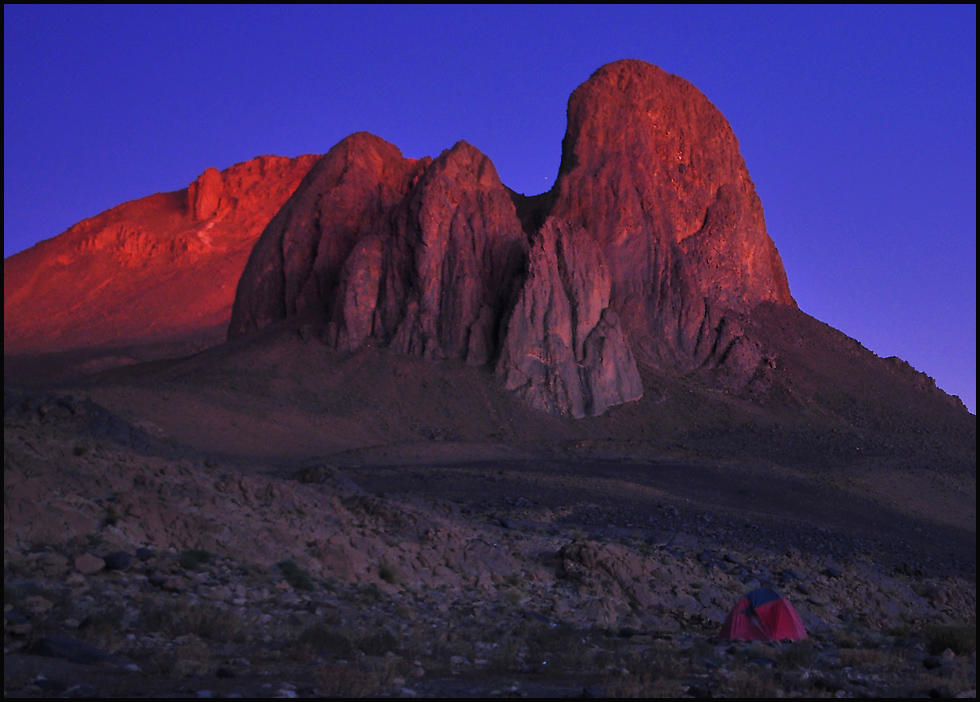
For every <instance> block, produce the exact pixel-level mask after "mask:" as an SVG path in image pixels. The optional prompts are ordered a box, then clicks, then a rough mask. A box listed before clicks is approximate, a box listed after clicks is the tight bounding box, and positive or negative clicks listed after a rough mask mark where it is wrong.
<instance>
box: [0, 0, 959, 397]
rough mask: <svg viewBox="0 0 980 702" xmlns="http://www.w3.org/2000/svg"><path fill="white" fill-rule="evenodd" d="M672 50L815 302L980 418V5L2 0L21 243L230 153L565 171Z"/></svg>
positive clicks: (13, 229)
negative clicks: (581, 92)
mask: <svg viewBox="0 0 980 702" xmlns="http://www.w3.org/2000/svg"><path fill="white" fill-rule="evenodd" d="M621 58H638V59H642V60H645V61H648V62H650V63H654V64H656V65H658V66H660V67H661V68H664V69H665V70H667V71H669V72H671V73H675V74H677V75H679V76H681V77H683V78H685V79H687V80H688V81H690V82H691V83H693V84H694V85H695V86H697V87H698V88H699V89H700V90H701V91H702V92H703V93H704V94H705V95H707V97H708V98H709V99H710V100H711V101H712V102H713V103H714V104H715V105H717V106H718V108H719V109H720V110H721V111H722V113H723V114H724V115H725V116H726V117H727V118H728V120H729V122H730V123H731V125H732V128H733V130H734V132H735V135H736V136H737V137H738V139H739V143H740V145H741V149H742V155H743V156H744V157H745V161H746V163H747V165H748V168H749V172H750V173H751V175H752V179H753V181H754V182H755V184H756V187H757V189H758V191H759V195H760V197H761V198H762V203H763V206H764V208H765V214H766V223H767V226H768V230H769V233H770V235H771V236H772V238H773V240H774V241H775V243H776V246H777V248H778V249H779V252H780V254H781V255H782V257H783V262H784V264H785V265H786V269H787V275H788V277H789V282H790V289H791V291H792V293H793V295H794V297H795V298H796V300H797V302H798V303H799V305H800V307H801V308H802V309H803V310H804V311H805V312H807V313H809V314H811V315H813V316H814V317H816V318H818V319H820V320H822V321H824V322H826V323H828V324H830V325H831V326H834V327H836V328H838V329H840V330H841V331H843V332H845V333H846V334H848V335H849V336H852V337H854V338H855V339H857V340H858V341H860V342H861V343H862V344H864V345H865V346H866V347H868V348H869V349H871V350H872V351H874V352H875V353H877V354H878V355H879V356H892V355H897V356H900V357H901V358H904V359H905V360H907V361H909V362H910V363H911V364H912V365H913V366H915V367H916V368H917V369H919V370H921V371H924V372H926V373H928V374H929V375H931V376H932V377H934V378H935V379H936V381H937V383H938V384H939V386H940V387H941V388H943V389H944V390H946V391H947V392H950V393H953V394H956V395H959V396H960V398H961V399H962V400H963V401H964V402H965V403H966V405H967V406H968V407H969V409H970V411H971V412H974V413H975V412H976V6H975V5H968V6H949V7H904V6H903V7H884V8H883V7H879V6H875V7H777V8H773V7H714V6H712V7H690V6H686V7H638V6H626V7H618V6H614V7H608V6H603V7H592V6H584V7H583V6H575V7H556V6H530V7H511V6H507V7H494V6H489V7H486V6H467V7H390V6H389V7H374V6H371V7H349V6H341V7H316V8H309V7H285V8H283V7H267V6H260V7H251V6H250V7H213V6H212V7H198V6H194V7H49V6H5V7H4V257H5V258H6V257H8V256H10V255H12V254H14V253H16V252H18V251H21V250H23V249H25V248H27V247H29V246H31V245H33V244H35V243H36V242H38V241H41V240H43V239H48V238H51V237H53V236H56V235H57V234H59V233H61V232H63V231H64V230H65V229H67V228H68V227H69V226H71V225H72V224H74V223H76V222H78V221H79V220H81V219H84V218H86V217H90V216H93V215H96V214H98V213H99V212H101V211H103V210H106V209H108V208H110V207H113V206H115V205H118V204H120V203H122V202H124V201H127V200H132V199H135V198H139V197H143V196H145V195H149V194H151V193H154V192H160V191H172V190H178V189H181V188H184V187H186V186H187V185H188V183H190V182H191V181H192V180H193V179H194V178H196V177H197V176H198V175H199V174H200V173H201V172H202V171H203V170H204V169H205V168H207V167H208V166H216V167H218V168H226V167H228V166H230V165H232V164H234V163H237V162H240V161H245V160H247V159H250V158H252V157H254V156H257V155H259V154H279V155H285V156H296V155H299V154H303V153H325V152H326V151H327V150H329V149H330V147H332V146H333V145H334V144H336V143H337V142H338V141H339V140H340V139H342V138H343V137H345V136H347V135H348V134H351V133H352V132H356V131H361V130H366V131H370V132H374V133H375V134H377V135H379V136H381V137H383V138H385V139H387V140H388V141H390V142H392V143H393V144H395V145H396V146H398V147H399V148H400V149H401V150H402V152H403V153H404V154H405V155H406V156H410V157H419V156H424V155H432V156H435V155H438V154H439V153H440V152H441V151H442V150H444V149H446V148H449V147H451V146H452V145H453V144H454V143H455V142H456V141H458V140H460V139H465V140H466V141H468V142H470V143H472V144H473V145H474V146H476V147H477V148H479V149H480V150H481V151H483V152H484V153H486V154H487V155H488V156H489V157H490V158H491V159H492V160H493V162H494V164H495V165H496V167H497V170H498V172H499V173H500V176H501V179H502V180H503V181H504V183H505V184H507V185H508V186H509V187H511V188H513V189H514V190H517V191H518V192H523V193H525V194H537V193H539V192H543V191H545V190H547V189H548V188H550V187H551V184H552V182H553V178H554V177H555V174H556V173H557V170H558V162H559V158H560V154H561V139H562V136H563V135H564V130H565V107H566V104H567V100H568V96H569V95H570V94H571V92H572V91H573V90H574V89H575V88H576V87H577V86H578V85H580V84H581V83H582V82H584V81H585V80H586V79H588V77H589V75H591V73H592V72H593V71H594V70H595V69H597V68H598V67H599V66H601V65H603V64H606V63H609V62H611V61H614V60H617V59H621Z"/></svg>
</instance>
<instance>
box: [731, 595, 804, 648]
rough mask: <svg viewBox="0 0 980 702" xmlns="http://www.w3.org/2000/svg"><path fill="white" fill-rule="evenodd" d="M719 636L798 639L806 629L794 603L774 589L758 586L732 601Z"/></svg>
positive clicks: (763, 639)
mask: <svg viewBox="0 0 980 702" xmlns="http://www.w3.org/2000/svg"><path fill="white" fill-rule="evenodd" d="M719 636H721V638H723V639H745V640H746V641H780V640H782V639H793V640H797V641H798V640H800V639H805V638H806V629H804V628H803V622H801V621H800V615H799V614H797V613H796V610H795V609H793V605H791V604H790V603H789V602H787V601H786V600H784V599H783V598H782V596H781V595H779V594H778V593H776V592H774V591H773V590H770V589H769V588H767V587H760V588H759V589H758V590H753V591H752V592H750V593H749V594H747V595H745V596H744V597H742V599H740V600H739V601H738V602H737V603H736V604H735V607H733V608H732V611H731V612H729V613H728V618H727V619H726V620H725V623H724V624H723V625H722V627H721V634H719Z"/></svg>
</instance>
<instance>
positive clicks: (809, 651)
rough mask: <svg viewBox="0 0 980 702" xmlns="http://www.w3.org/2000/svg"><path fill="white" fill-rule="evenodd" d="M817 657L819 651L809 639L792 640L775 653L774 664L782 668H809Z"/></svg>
mask: <svg viewBox="0 0 980 702" xmlns="http://www.w3.org/2000/svg"><path fill="white" fill-rule="evenodd" d="M819 657H820V653H819V651H817V649H815V648H814V647H813V644H811V643H810V642H809V641H793V642H792V643H789V644H787V645H786V646H784V647H783V648H781V649H780V650H779V653H777V654H776V664H777V665H778V666H779V667H780V668H781V669H783V670H794V669H796V668H809V667H811V666H812V665H813V664H814V663H816V662H817V659H818V658H819Z"/></svg>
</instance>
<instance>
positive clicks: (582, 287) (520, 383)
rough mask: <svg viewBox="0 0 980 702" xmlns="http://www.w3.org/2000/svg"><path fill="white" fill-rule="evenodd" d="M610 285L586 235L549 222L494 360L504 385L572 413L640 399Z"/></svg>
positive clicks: (578, 414)
mask: <svg viewBox="0 0 980 702" xmlns="http://www.w3.org/2000/svg"><path fill="white" fill-rule="evenodd" d="M610 288H611V281H610V278H609V272H608V268H607V266H606V265H605V263H604V261H603V259H602V254H601V253H600V251H599V248H598V247H597V246H596V244H595V241H594V240H593V239H592V238H591V237H590V236H589V234H588V233H587V232H585V231H584V230H582V229H578V230H571V231H566V230H564V229H562V228H561V225H559V224H556V223H554V222H549V224H548V225H547V226H545V227H544V229H543V230H542V231H541V233H540V235H539V236H537V237H535V241H534V245H533V247H532V250H531V256H530V260H529V263H528V274H527V278H526V280H525V283H524V286H523V288H522V290H521V294H520V297H519V298H518V300H517V304H516V305H515V307H514V311H513V314H512V316H511V318H510V322H509V324H508V326H507V330H506V336H505V339H504V345H503V353H502V354H501V356H500V360H499V361H498V363H497V373H498V375H499V376H500V377H501V379H502V380H503V383H504V386H505V387H506V388H507V389H508V390H513V391H515V392H517V394H518V395H520V396H521V397H523V398H524V399H525V400H526V401H527V402H528V403H529V404H531V405H532V406H533V407H537V408H539V409H544V410H547V411H548V412H551V413H552V414H569V415H571V416H573V417H584V416H588V415H598V414H602V413H603V412H605V411H606V410H607V409H608V408H609V407H612V406H613V405H618V404H622V403H623V402H629V401H631V400H638V399H639V398H640V397H641V396H642V395H643V386H642V384H641V382H640V375H639V372H638V371H637V368H636V362H635V361H634V360H633V354H632V353H631V352H630V348H629V345H628V344H627V342H626V339H625V337H624V335H623V331H622V328H621V326H620V323H619V317H618V316H617V315H616V313H615V312H614V311H613V310H612V309H611V308H610V307H609V294H610Z"/></svg>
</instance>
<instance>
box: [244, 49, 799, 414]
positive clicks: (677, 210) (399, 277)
mask: <svg viewBox="0 0 980 702" xmlns="http://www.w3.org/2000/svg"><path fill="white" fill-rule="evenodd" d="M518 208H519V209H520V213H518ZM762 302H769V303H777V304H790V305H791V304H793V299H792V297H791V296H790V293H789V286H788V284H787V282H786V275H785V272H784V270H783V266H782V262H781V261H780V258H779V254H778V252H777V251H776V248H775V246H774V245H773V243H772V240H771V239H770V238H769V236H768V234H767V233H766V228H765V220H764V217H763V213H762V205H761V203H760V201H759V198H758V195H757V194H756V192H755V187H754V185H753V184H752V181H751V179H750V178H749V175H748V171H747V169H746V167H745V163H744V161H743V160H742V157H741V155H740V154H739V151H738V142H737V140H736V139H735V136H734V134H733V133H732V131H731V128H730V127H729V125H728V122H727V121H726V120H725V118H724V117H723V116H722V115H721V113H720V112H719V111H718V110H717V108H715V107H714V106H713V105H712V104H711V103H710V102H709V101H708V100H707V98H705V97H704V96H703V95H702V94H701V93H700V92H699V91H698V90H697V89H696V88H694V87H693V86H692V85H691V84H690V83H688V82H686V81H684V80H682V79H681V78H678V77H676V76H672V75H670V74H668V73H666V72H664V71H662V70H661V69H659V68H657V67H656V66H652V65H650V64H647V63H644V62H642V61H632V60H626V61H618V62H616V63H612V64H609V65H608V66H604V67H603V68H600V69H599V70H598V71H596V72H595V73H594V74H593V75H592V77H591V78H590V79H589V80H588V81H586V82H585V83H584V84H583V85H582V86H580V87H579V88H578V89H577V90H576V91H575V92H574V93H573V94H572V96H571V98H570V99H569V106H568V129H567V132H566V134H565V138H564V142H563V152H562V160H561V166H560V169H559V176H558V179H557V181H556V183H555V186H554V188H553V189H552V191H551V192H550V193H548V194H546V195H543V196H539V197H535V198H525V197H523V196H519V195H516V194H514V193H511V192H510V191H509V190H507V188H505V187H504V186H503V184H502V183H501V182H500V179H499V177H498V175H497V172H496V169H495V168H494V167H493V164H492V163H491V162H490V160H489V159H488V158H487V157H486V156H485V155H484V154H482V153H481V152H480V151H479V150H477V149H476V148H474V147H473V146H471V145H469V144H467V143H466V142H460V143H458V144H456V146H454V147H453V148H452V149H450V150H448V151H446V152H444V153H443V154H442V155H440V156H439V157H438V158H436V159H435V160H431V159H422V160H419V161H414V160H411V159H406V158H404V157H402V155H401V153H400V152H399V151H398V149H397V148H396V147H394V146H392V145H391V144H388V143H387V142H384V141H383V140H381V139H379V138H378V137H374V136H371V135H368V134H363V133H361V134H355V135H353V136H351V137H348V138H347V139H345V140H344V141H342V142H341V143H340V144H338V145H337V146H336V147H334V148H333V149H331V151H330V152H329V153H328V154H327V155H326V156H324V157H323V159H322V160H321V161H320V162H319V163H318V164H317V165H316V166H315V167H314V168H313V170H312V171H311V173H310V175H309V177H307V179H306V180H305V181H304V183H303V184H302V185H301V186H300V188H299V189H298V190H297V191H296V193H295V194H294V195H293V197H292V198H291V199H290V201H289V202H287V204H286V205H285V206H284V207H283V209H282V210H281V211H280V213H279V214H278V215H277V216H276V217H275V219H274V220H273V221H272V222H271V223H270V225H269V227H268V228H267V229H266V231H265V232H264V233H263V235H262V237H261V239H260V241H259V242H258V244H257V245H256V247H255V249H254V251H253V253H252V257H251V259H250V260H249V263H248V266H247V267H246V270H245V273H244V275H243V277H242V279H241V282H240V284H239V289H238V296H237V299H236V302H235V309H234V314H233V317H232V322H231V327H230V329H229V335H230V336H231V337H237V336H241V335H243V334H246V333H248V332H250V331H251V330H254V329H258V328H260V327H263V326H265V325H267V324H269V323H272V322H274V321H276V320H278V319H283V318H286V317H291V316H294V315H298V314H313V315H314V316H318V317H319V318H320V319H321V320H322V322H323V323H324V329H325V333H324V338H325V339H326V341H327V342H328V343H329V344H330V345H332V346H334V347H335V348H338V349H341V350H345V351H353V350H355V349H357V348H358V347H360V346H361V345H362V344H364V343H365V342H366V341H367V340H368V339H375V340H377V341H378V342H380V343H383V344H387V345H388V346H389V347H390V348H391V350H392V351H394V352H397V353H407V354H412V355H418V356H423V357H426V358H431V359H434V360H438V359H445V358H459V359H464V360H466V361H467V362H469V363H476V364H485V363H491V364H494V366H495V369H496V373H497V375H498V377H500V378H501V379H502V381H503V382H504V384H505V386H506V387H508V388H509V389H511V390H513V391H515V392H517V393H518V394H519V395H521V396H522V397H524V398H525V399H526V400H527V401H528V402H530V403H531V404H532V405H534V406H536V407H539V408H541V409H545V410H547V411H550V412H552V413H556V414H569V415H572V416H575V417H582V416H587V415H595V414H601V413H602V412H603V411H605V410H606V409H608V408H609V407H611V406H613V405H616V404H620V403H622V402H628V401H631V400H636V399H638V398H639V397H641V396H642V392H643V391H642V385H641V382H640V377H639V372H638V368H637V362H641V363H647V364H650V365H652V366H655V367H657V368H661V369H664V370H667V371H670V372H676V371H680V372H690V371H693V370H699V369H706V370H711V371H713V372H714V377H716V379H717V380H718V382H721V383H723V384H725V385H726V386H728V387H731V386H735V387H739V386H742V385H744V384H745V383H747V382H749V381H750V380H751V379H752V377H753V376H754V375H755V374H756V372H757V371H758V370H759V369H760V367H761V363H762V358H763V353H762V350H761V347H760V345H759V343H758V342H757V341H754V340H752V339H749V338H748V337H747V336H746V334H745V332H744V331H743V326H744V325H742V324H741V323H740V320H743V318H744V317H745V316H746V315H750V314H751V311H752V309H753V308H754V307H755V306H756V305H758V304H759V303H762Z"/></svg>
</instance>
